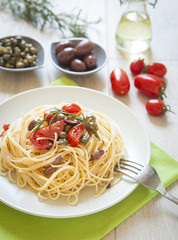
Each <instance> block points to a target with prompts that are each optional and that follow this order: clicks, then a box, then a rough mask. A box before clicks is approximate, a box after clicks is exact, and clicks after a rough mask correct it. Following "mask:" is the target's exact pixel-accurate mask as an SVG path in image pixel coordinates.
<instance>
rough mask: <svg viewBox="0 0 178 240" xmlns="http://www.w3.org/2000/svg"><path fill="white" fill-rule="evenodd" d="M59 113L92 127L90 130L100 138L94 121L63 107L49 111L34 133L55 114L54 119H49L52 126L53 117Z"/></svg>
mask: <svg viewBox="0 0 178 240" xmlns="http://www.w3.org/2000/svg"><path fill="white" fill-rule="evenodd" d="M58 114H63V115H64V116H65V117H67V118H69V119H72V120H76V121H77V122H78V123H83V124H84V125H86V126H87V127H88V128H89V129H90V131H91V132H92V133H93V134H94V135H95V137H97V138H99V136H98V133H97V130H98V129H97V125H96V124H92V122H90V121H89V119H88V118H87V117H85V116H84V115H83V114H82V115H81V116H77V115H76V114H73V113H68V112H66V111H64V110H62V109H58V108H56V110H55V111H53V112H51V113H49V114H48V115H47V116H46V117H44V118H43V119H42V120H41V121H40V122H39V123H37V124H36V127H35V128H34V129H33V134H35V132H36V131H37V130H39V129H40V127H41V125H42V124H43V123H44V122H45V121H46V120H48V119H49V118H50V117H51V116H52V115H53V117H52V119H50V121H49V127H50V126H51V124H52V121H53V119H54V118H55V116H57V115H58Z"/></svg>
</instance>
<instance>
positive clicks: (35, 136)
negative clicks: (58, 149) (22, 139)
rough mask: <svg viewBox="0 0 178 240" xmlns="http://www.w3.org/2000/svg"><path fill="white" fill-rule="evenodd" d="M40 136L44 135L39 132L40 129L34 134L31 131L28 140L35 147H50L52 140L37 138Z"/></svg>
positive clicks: (42, 148)
mask: <svg viewBox="0 0 178 240" xmlns="http://www.w3.org/2000/svg"><path fill="white" fill-rule="evenodd" d="M40 137H44V135H43V134H42V133H40V131H36V132H35V133H34V134H33V132H32V133H31V135H30V141H31V143H32V145H33V146H34V147H35V148H37V149H39V150H44V149H46V148H50V147H52V142H50V141H49V140H48V139H41V140H38V138H40Z"/></svg>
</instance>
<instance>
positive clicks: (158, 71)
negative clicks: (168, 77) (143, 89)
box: [143, 63, 167, 78]
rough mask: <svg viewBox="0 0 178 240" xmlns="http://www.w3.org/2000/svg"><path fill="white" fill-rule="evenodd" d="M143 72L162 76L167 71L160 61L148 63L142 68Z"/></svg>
mask: <svg viewBox="0 0 178 240" xmlns="http://www.w3.org/2000/svg"><path fill="white" fill-rule="evenodd" d="M143 72H144V73H150V74H153V75H155V76H158V77H161V78H163V77H164V76H165V74H166V73H167V69H166V67H165V65H164V64H162V63H150V64H148V65H146V66H145V67H144V68H143Z"/></svg>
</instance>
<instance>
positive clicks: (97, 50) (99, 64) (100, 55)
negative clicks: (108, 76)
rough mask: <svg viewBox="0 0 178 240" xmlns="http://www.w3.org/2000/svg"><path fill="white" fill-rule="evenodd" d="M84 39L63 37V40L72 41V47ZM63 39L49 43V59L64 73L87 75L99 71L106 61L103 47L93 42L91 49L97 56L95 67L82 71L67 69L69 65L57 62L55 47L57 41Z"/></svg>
mask: <svg viewBox="0 0 178 240" xmlns="http://www.w3.org/2000/svg"><path fill="white" fill-rule="evenodd" d="M84 39H85V38H65V40H69V41H72V42H73V43H74V47H76V46H77V44H78V43H79V42H81V41H82V40H84ZM63 40H64V39H62V40H60V41H58V42H53V43H52V44H51V59H52V63H53V65H54V66H55V67H56V68H57V69H58V70H60V71H62V72H64V73H67V74H70V75H77V76H85V75H89V74H92V73H95V72H97V71H99V70H100V69H102V68H103V67H104V65H105V64H106V61H107V56H106V52H105V51H104V49H103V48H102V47H101V46H99V45H98V44H96V43H94V44H95V47H94V49H93V50H92V51H93V52H94V53H95V55H96V58H97V65H96V68H94V69H92V70H87V71H84V72H75V71H71V70H70V69H69V67H65V66H61V65H60V64H59V63H58V60H57V56H56V50H55V48H56V45H57V44H58V43H60V42H61V41H63Z"/></svg>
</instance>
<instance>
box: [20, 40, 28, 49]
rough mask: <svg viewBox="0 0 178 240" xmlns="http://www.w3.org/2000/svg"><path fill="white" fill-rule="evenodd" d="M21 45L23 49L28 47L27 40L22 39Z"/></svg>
mask: <svg viewBox="0 0 178 240" xmlns="http://www.w3.org/2000/svg"><path fill="white" fill-rule="evenodd" d="M19 47H20V48H21V49H25V48H26V41H25V40H22V41H21V42H20V43H19Z"/></svg>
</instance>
